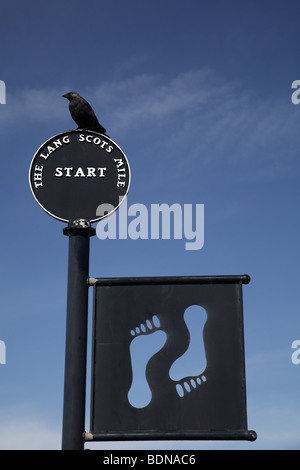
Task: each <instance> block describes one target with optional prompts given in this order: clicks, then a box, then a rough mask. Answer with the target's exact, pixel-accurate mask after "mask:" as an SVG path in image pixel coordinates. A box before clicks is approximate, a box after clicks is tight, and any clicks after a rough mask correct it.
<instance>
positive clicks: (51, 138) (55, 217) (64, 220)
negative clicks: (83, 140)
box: [28, 129, 131, 223]
mask: <svg viewBox="0 0 300 470" xmlns="http://www.w3.org/2000/svg"><path fill="white" fill-rule="evenodd" d="M79 132H84V133H87V132H91V133H94V134H97V135H101V137H104V138H106V139H107V138H108V139H109V140H110V141H111V142H112V143H113V144H114V145H115V146H116V147H117V148H118V149H119V150H120V152H121V153H122V154H123V155H124V157H125V160H126V163H127V166H128V186H127V190H126V193H125V194H124V196H123V199H122V200H121V202H119V204H118V205H117V206H116V207H114V209H113V210H112V211H110V212H109V213H108V214H105V215H102V216H101V217H96V218H95V219H92V220H89V221H88V222H90V223H94V222H99V221H100V220H102V219H104V218H106V217H108V216H109V215H111V214H113V213H114V212H115V211H116V210H117V209H118V208H119V207H120V205H121V204H122V203H123V202H124V200H125V199H126V197H127V194H128V191H129V188H130V183H131V170H130V165H129V162H128V159H127V157H126V155H125V153H124V152H123V150H122V149H121V148H120V147H119V145H118V144H117V143H116V142H115V141H114V140H112V139H111V138H110V137H108V136H107V135H105V134H100V132H96V131H90V130H85V129H73V130H70V131H64V132H61V133H59V134H56V135H54V136H52V137H50V138H49V139H47V140H46V141H45V142H44V143H43V144H42V145H40V147H39V148H38V150H37V151H36V152H35V154H34V156H33V158H32V160H31V164H30V167H29V173H28V179H29V187H30V190H31V193H32V195H33V197H34V199H35V200H36V202H37V203H38V205H39V206H40V207H41V208H42V209H43V211H45V212H46V213H47V214H48V215H50V216H51V217H53V218H54V219H56V220H60V221H61V222H67V223H71V222H73V220H68V219H64V218H62V217H58V216H57V215H54V214H52V213H51V212H50V211H49V210H47V209H46V208H45V207H44V206H43V205H42V204H41V203H40V201H39V200H38V199H37V197H36V195H35V194H34V191H33V188H32V184H31V178H30V177H31V169H32V166H33V164H34V160H35V158H36V157H37V154H38V153H39V152H40V150H41V148H42V147H44V145H46V144H47V143H48V142H50V141H51V140H53V139H55V138H56V137H59V136H62V135H65V134H71V133H74V134H75V133H79Z"/></svg>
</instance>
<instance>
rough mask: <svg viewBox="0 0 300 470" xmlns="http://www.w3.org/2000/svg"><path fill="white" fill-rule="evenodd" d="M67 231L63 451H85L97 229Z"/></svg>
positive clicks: (83, 225) (80, 224)
mask: <svg viewBox="0 0 300 470" xmlns="http://www.w3.org/2000/svg"><path fill="white" fill-rule="evenodd" d="M63 233H64V235H67V236H68V237H69V259H68V293H67V320H66V346H65V348H66V351H65V378H64V404H63V429H62V450H83V449H84V440H83V433H84V427H85V394H86V353H87V317H88V277H89V251H90V237H91V236H93V235H95V229H94V228H92V227H91V226H90V223H89V222H87V221H85V220H79V221H74V222H72V223H71V224H69V226H68V227H65V228H64V230H63Z"/></svg>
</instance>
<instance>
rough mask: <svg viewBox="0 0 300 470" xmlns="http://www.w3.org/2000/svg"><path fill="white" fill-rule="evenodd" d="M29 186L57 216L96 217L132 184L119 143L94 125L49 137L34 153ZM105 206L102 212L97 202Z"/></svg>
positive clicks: (114, 204) (71, 218)
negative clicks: (85, 129)
mask: <svg viewBox="0 0 300 470" xmlns="http://www.w3.org/2000/svg"><path fill="white" fill-rule="evenodd" d="M29 183H30V188H31V191H32V193H33V195H34V197H35V199H36V201H37V202H38V204H39V205H40V206H41V207H42V209H43V210H44V211H46V212H47V213H48V214H49V215H51V216H52V217H54V218H55V219H58V220H61V221H63V222H73V221H74V220H78V219H84V220H87V221H89V222H96V221H98V220H100V219H102V218H103V217H107V216H108V215H110V214H111V213H112V212H114V211H115V210H116V209H117V208H118V207H119V206H120V204H121V203H122V202H123V200H124V199H125V197H126V195H127V192H128V189H129V185H130V167H129V163H128V161H127V158H126V156H125V154H124V153H123V151H122V150H121V149H120V147H118V145H117V144H116V143H115V142H113V141H112V140H111V139H110V138H109V137H107V136H105V135H102V134H99V133H97V132H93V131H82V130H78V131H77V130H76V131H70V132H64V133H62V134H58V135H56V136H54V137H52V138H51V139H49V140H47V142H45V143H44V144H43V145H42V146H41V147H40V148H39V149H38V151H37V152H36V154H35V155H34V157H33V159H32V162H31V166H30V170H29ZM103 204H105V205H107V206H102V207H105V208H106V211H105V213H104V214H105V215H103V209H102V210H101V209H100V210H99V206H100V205H103Z"/></svg>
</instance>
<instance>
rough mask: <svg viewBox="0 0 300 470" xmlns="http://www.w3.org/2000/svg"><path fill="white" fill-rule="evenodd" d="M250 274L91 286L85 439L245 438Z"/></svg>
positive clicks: (121, 280) (252, 434)
mask: <svg viewBox="0 0 300 470" xmlns="http://www.w3.org/2000/svg"><path fill="white" fill-rule="evenodd" d="M248 282H250V278H249V276H248V275H242V276H207V277H205V276H200V277H170V278H166V277H159V278H119V279H91V280H90V284H91V285H93V286H94V287H93V289H94V307H93V310H94V319H93V358H92V387H91V430H90V432H88V433H86V435H85V439H86V440H94V441H97V440H98V441H100V440H125V439H126V440H129V439H132V440H137V439H146V440H150V439H199V440H201V439H225V440H226V439H227V440H230V439H240V440H242V439H243V440H255V439H256V434H255V432H254V431H248V429H247V412H246V381H245V364H244V362H245V361H244V333H243V302H242V284H247V283H248Z"/></svg>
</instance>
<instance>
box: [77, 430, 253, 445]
mask: <svg viewBox="0 0 300 470" xmlns="http://www.w3.org/2000/svg"><path fill="white" fill-rule="evenodd" d="M256 438H257V434H256V432H255V431H248V430H237V431H220V432H219V431H218V432H214V431H211V432H210V431H206V432H198V431H187V432H186V433H183V432H182V433H173V432H169V433H168V432H166V433H163V432H150V433H149V432H130V433H126V432H124V433H122V434H121V433H106V434H105V433H103V434H102V433H101V434H97V433H95V434H93V433H91V432H87V433H85V434H84V440H85V442H91V441H95V442H96V441H140V440H144V441H160V440H162V441H168V440H171V441H173V440H174V441H176V440H180V441H187V440H195V441H201V440H202V441H203V440H205V441H232V440H235V441H252V442H253V441H255V440H256Z"/></svg>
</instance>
